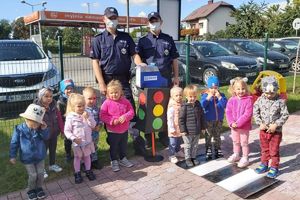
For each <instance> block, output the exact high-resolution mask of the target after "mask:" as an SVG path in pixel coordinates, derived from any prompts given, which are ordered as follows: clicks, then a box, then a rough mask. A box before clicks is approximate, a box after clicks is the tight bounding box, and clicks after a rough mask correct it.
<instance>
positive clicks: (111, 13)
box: [104, 7, 119, 18]
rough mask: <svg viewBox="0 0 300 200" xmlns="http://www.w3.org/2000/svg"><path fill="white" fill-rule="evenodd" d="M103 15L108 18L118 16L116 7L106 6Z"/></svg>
mask: <svg viewBox="0 0 300 200" xmlns="http://www.w3.org/2000/svg"><path fill="white" fill-rule="evenodd" d="M104 15H105V16H106V17H108V18H110V17H113V16H116V17H118V16H119V14H118V11H117V9H115V8H114V7H107V8H106V9H105V11H104Z"/></svg>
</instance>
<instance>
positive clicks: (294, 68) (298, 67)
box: [291, 58, 300, 72]
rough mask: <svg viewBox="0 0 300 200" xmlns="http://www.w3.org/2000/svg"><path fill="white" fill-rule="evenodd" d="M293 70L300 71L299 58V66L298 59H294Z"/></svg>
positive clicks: (299, 61) (299, 60) (299, 59)
mask: <svg viewBox="0 0 300 200" xmlns="http://www.w3.org/2000/svg"><path fill="white" fill-rule="evenodd" d="M291 70H292V71H293V72H294V71H295V70H296V72H299V71H300V58H298V65H297V64H296V59H294V60H293V61H292V67H291Z"/></svg>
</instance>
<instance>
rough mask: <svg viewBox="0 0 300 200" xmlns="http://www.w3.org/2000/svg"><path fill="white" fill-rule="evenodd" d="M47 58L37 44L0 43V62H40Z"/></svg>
mask: <svg viewBox="0 0 300 200" xmlns="http://www.w3.org/2000/svg"><path fill="white" fill-rule="evenodd" d="M43 58H45V55H44V53H43V52H42V50H41V49H40V48H39V47H38V46H37V45H36V44H35V43H15V42H7V43H5V42H3V43H0V61H13V60H39V59H43Z"/></svg>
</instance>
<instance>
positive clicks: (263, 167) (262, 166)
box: [255, 163, 268, 174]
mask: <svg viewBox="0 0 300 200" xmlns="http://www.w3.org/2000/svg"><path fill="white" fill-rule="evenodd" d="M266 171H268V166H267V165H265V164H263V163H261V164H260V165H259V166H258V167H257V168H256V169H255V172H256V173H258V174H262V173H265V172H266Z"/></svg>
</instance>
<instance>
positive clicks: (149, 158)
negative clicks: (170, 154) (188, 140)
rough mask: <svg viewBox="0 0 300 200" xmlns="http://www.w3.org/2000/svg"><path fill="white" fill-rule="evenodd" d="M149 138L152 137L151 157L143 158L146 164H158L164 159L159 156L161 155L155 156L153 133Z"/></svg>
mask: <svg viewBox="0 0 300 200" xmlns="http://www.w3.org/2000/svg"><path fill="white" fill-rule="evenodd" d="M151 136H152V155H149V156H145V157H144V159H145V160H146V161H147V162H160V161H162V160H163V159H164V157H163V156H161V155H157V154H156V150H155V133H154V132H152V133H151Z"/></svg>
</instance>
